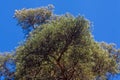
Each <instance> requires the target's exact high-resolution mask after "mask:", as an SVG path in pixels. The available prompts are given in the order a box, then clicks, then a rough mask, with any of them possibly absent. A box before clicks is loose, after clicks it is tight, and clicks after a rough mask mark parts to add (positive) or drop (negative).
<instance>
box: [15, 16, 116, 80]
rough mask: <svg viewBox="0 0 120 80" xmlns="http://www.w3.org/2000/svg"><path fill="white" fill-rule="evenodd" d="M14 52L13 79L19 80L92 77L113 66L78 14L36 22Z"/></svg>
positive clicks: (74, 79)
mask: <svg viewBox="0 0 120 80" xmlns="http://www.w3.org/2000/svg"><path fill="white" fill-rule="evenodd" d="M16 55H17V56H16V59H17V71H16V79H21V80H22V79H26V80H27V79H37V80H38V79H40V80H92V79H94V78H95V77H96V76H104V75H105V74H106V72H115V68H116V64H115V60H114V59H113V58H110V57H109V55H110V54H109V53H108V52H107V51H105V50H104V49H102V48H101V47H100V45H99V44H98V43H97V42H95V41H94V39H93V37H92V35H91V33H90V24H89V21H87V20H86V19H85V18H84V17H81V16H78V17H76V18H75V17H72V16H61V17H60V18H59V19H56V20H53V21H52V22H51V23H47V24H43V25H41V26H39V27H38V28H37V29H35V30H34V31H33V32H32V33H31V35H30V37H29V38H28V39H27V40H26V42H25V43H24V44H23V45H22V46H20V47H19V48H18V49H17V50H16Z"/></svg>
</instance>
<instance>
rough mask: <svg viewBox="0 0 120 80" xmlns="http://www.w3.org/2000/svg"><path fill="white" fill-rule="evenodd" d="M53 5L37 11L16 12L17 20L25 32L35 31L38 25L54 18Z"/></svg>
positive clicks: (24, 10) (23, 10)
mask: <svg viewBox="0 0 120 80" xmlns="http://www.w3.org/2000/svg"><path fill="white" fill-rule="evenodd" d="M53 8H54V7H53V6H52V5H48V6H47V7H42V8H36V9H22V10H16V11H15V16H14V17H15V18H16V19H17V20H18V24H19V25H20V26H21V27H22V29H23V30H25V31H28V32H29V31H30V30H31V29H35V28H36V27H37V26H38V25H40V24H43V23H46V22H47V20H49V19H50V17H51V16H52V10H53Z"/></svg>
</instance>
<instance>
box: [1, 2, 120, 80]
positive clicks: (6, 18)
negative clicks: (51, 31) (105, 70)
mask: <svg viewBox="0 0 120 80" xmlns="http://www.w3.org/2000/svg"><path fill="white" fill-rule="evenodd" d="M48 4H53V5H54V6H55V10H54V13H55V14H64V13H66V12H69V13H71V14H73V15H75V16H76V15H78V14H80V15H83V16H85V17H86V18H87V19H89V20H90V21H91V22H92V23H93V26H92V27H93V31H92V33H93V35H94V38H95V40H96V41H105V42H108V43H116V45H117V47H118V48H119V47H120V42H119V40H120V37H119V34H120V0H0V52H6V51H12V50H15V47H17V46H18V45H19V43H20V42H22V41H23V40H24V36H23V32H22V29H21V28H20V27H19V26H18V25H17V21H16V20H15V19H13V15H14V11H15V10H16V9H22V8H36V7H40V6H47V5H48ZM112 80H116V79H113V77H112Z"/></svg>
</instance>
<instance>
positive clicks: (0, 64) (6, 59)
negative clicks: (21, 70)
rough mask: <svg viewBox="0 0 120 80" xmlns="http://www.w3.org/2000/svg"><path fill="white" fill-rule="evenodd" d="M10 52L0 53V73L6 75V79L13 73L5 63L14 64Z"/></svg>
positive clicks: (10, 77)
mask: <svg viewBox="0 0 120 80" xmlns="http://www.w3.org/2000/svg"><path fill="white" fill-rule="evenodd" d="M13 56H14V55H13V54H12V53H1V54H0V75H1V76H6V77H5V79H6V80H11V79H12V78H13V77H14V76H15V75H14V72H15V70H14V71H11V70H10V68H9V66H7V64H10V63H11V64H15V60H14V58H13Z"/></svg>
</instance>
